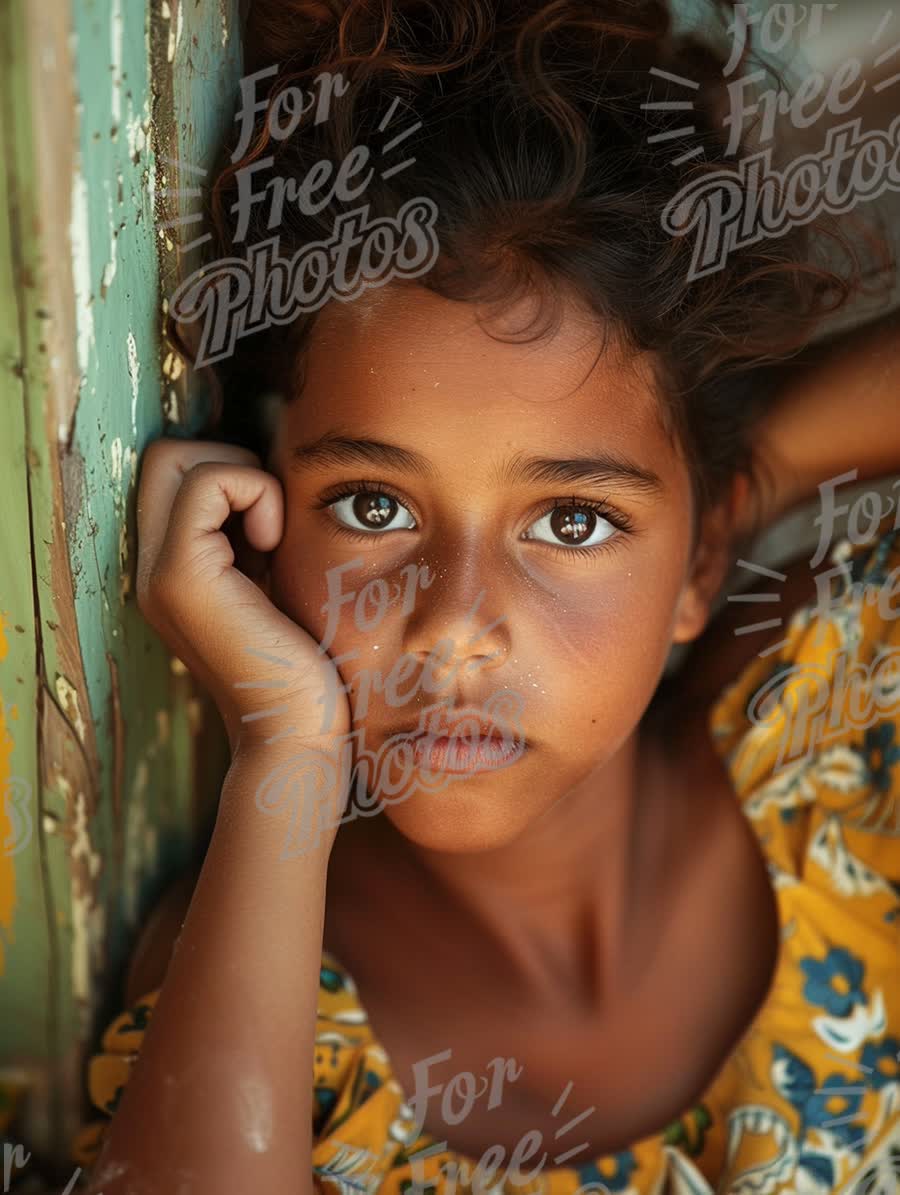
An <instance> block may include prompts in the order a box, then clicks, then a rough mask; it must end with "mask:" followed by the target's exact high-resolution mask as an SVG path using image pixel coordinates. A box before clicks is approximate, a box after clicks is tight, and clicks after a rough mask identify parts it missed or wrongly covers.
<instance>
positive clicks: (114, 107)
mask: <svg viewBox="0 0 900 1195" xmlns="http://www.w3.org/2000/svg"><path fill="white" fill-rule="evenodd" d="M122 29H123V23H122V0H112V13H111V16H110V21H109V50H110V57H111V58H112V94H111V95H110V100H109V109H110V112H111V113H112V119H113V124H114V125H118V124H119V122H120V121H121V119H122Z"/></svg>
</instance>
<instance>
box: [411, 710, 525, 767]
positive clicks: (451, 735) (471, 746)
mask: <svg viewBox="0 0 900 1195" xmlns="http://www.w3.org/2000/svg"><path fill="white" fill-rule="evenodd" d="M422 721H423V717H422V716H420V717H419V719H418V721H417V722H416V725H415V726H414V727H408V728H407V730H406V732H405V734H406V736H407V737H409V739H410V740H411V741H412V744H413V756H414V759H415V762H416V763H417V765H418V766H420V767H423V768H426V769H428V770H429V771H433V772H439V773H440V772H454V773H464V772H476V771H484V770H487V769H490V768H497V767H503V766H505V765H506V764H508V763H513V762H515V760H516V759H518V758H520V756H521V755H522V754H523V753H524V752H525V750H526V747H527V743H526V741H525V739H524V738H523V736H522V735H521V734H520V733H516V732H515V731H514V730H513V729H511V728H509V727H505V726H499V725H498V724H497V723H496V722H495V721H494V720H493V719H492V718H490V717H488V716H487V715H486V714H485V712H484V710H481V709H477V708H457V709H447V708H445V707H444V708H440V709H437V710H433V711H432V712H431V713H430V714H429V715H428V717H427V718H426V719H425V724H424V726H423V725H422ZM401 733H403V732H401Z"/></svg>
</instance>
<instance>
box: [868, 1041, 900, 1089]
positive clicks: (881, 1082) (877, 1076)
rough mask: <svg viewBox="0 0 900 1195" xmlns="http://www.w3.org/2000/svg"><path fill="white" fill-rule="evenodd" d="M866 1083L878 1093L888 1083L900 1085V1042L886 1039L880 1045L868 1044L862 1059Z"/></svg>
mask: <svg viewBox="0 0 900 1195" xmlns="http://www.w3.org/2000/svg"><path fill="white" fill-rule="evenodd" d="M860 1063H861V1068H860V1069H862V1067H865V1068H866V1069H865V1070H864V1071H863V1074H864V1075H865V1077H866V1083H868V1084H869V1086H870V1087H874V1088H875V1090H876V1091H878V1090H879V1089H880V1088H882V1087H885V1086H886V1085H887V1084H888V1083H900V1041H898V1040H897V1038H896V1037H886V1038H885V1039H884V1041H883V1042H881V1043H880V1044H879V1045H877V1046H876V1045H875V1043H874V1042H871V1041H870V1042H867V1043H866V1046H865V1049H864V1050H863V1052H862V1055H861V1057H860Z"/></svg>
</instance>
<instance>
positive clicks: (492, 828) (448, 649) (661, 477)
mask: <svg viewBox="0 0 900 1195" xmlns="http://www.w3.org/2000/svg"><path fill="white" fill-rule="evenodd" d="M476 314H477V311H476V308H475V307H474V306H473V305H471V304H468V303H458V302H452V301H450V300H447V299H443V298H440V297H438V296H435V295H434V294H432V293H431V292H428V291H426V290H424V289H423V288H421V287H417V286H414V285H409V284H399V283H393V284H391V285H389V286H387V287H385V288H383V289H381V290H378V291H373V292H369V293H368V294H367V295H366V296H364V297H362V298H360V299H358V300H356V301H355V302H352V303H348V304H343V305H342V304H338V303H332V304H330V305H329V306H328V307H327V308H325V309H324V310H323V311H322V312H321V313H320V316H319V319H318V322H317V324H316V327H315V329H314V332H313V335H312V340H311V343H310V346H309V349H308V353H307V357H306V381H305V386H304V388H303V392H302V395H301V396H300V397H298V398H295V399H293V400H292V401H289V402H287V403H285V404H283V405H282V407H281V409H280V412H279V415H278V417H277V421H276V425H275V429H274V438H273V441H272V445H273V447H272V453H271V459H270V461H269V462H268V467H269V468H270V469H271V471H272V472H274V473H275V474H276V476H278V477H279V478H280V479H281V482H282V484H283V487H284V494H285V529H284V535H283V538H282V540H281V543H280V544H279V546H278V548H277V549H276V551H275V552H274V553H273V554H272V557H271V560H270V573H269V576H268V578H267V580H266V582H265V587H266V589H267V591H268V592H269V594H270V597H271V598H272V600H273V601H274V602H275V604H276V605H277V606H278V607H279V608H280V609H281V610H282V611H284V612H285V613H286V614H287V615H288V616H289V617H291V618H292V619H293V620H294V621H295V622H296V623H298V624H299V625H301V626H302V627H304V628H306V630H308V631H309V632H310V634H312V635H313V636H314V638H315V639H316V640H317V642H320V643H323V644H325V646H326V647H327V650H328V652H329V654H330V655H331V657H332V658H333V659H335V660H336V661H337V662H338V668H339V671H340V673H341V675H342V677H343V680H344V682H345V684H346V685H347V686H348V692H349V696H350V705H351V710H352V716H353V730H356V731H361V732H362V735H361V740H360V748H361V749H364V750H365V751H366V752H367V753H369V754H370V755H371V756H373V757H374V756H377V754H378V752H379V749H380V748H382V747H383V745H384V744H385V742H386V741H387V740H388V739H390V738H392V736H396V735H398V734H400V733H402V732H405V731H410V732H411V731H414V730H415V729H416V728H417V727H418V726H420V725H421V722H420V715H421V713H422V711H423V710H426V709H427V708H429V707H434V706H435V705H436V704H437V703H439V702H441V701H443V702H445V703H446V704H447V705H450V706H453V707H463V706H465V707H478V708H480V709H482V710H489V709H490V708H491V698H492V695H495V694H497V693H498V691H500V690H512V691H513V693H514V694H515V695H517V696H515V697H512V698H510V699H509V700H510V701H511V702H512V704H507V705H506V706H505V710H506V714H505V715H504V714H502V713H501V714H500V716H499V720H500V721H501V722H502V720H503V718H504V717H506V718H507V719H508V720H507V721H506V723H505V726H506V728H507V734H508V735H509V736H510V737H513V738H517V739H519V738H524V750H522V752H521V754H519V755H518V757H517V758H516V759H515V761H514V762H512V763H511V764H508V765H507V766H505V767H500V768H497V767H493V768H488V769H486V770H480V771H475V772H467V773H464V774H462V775H453V776H452V778H449V779H448V780H447V781H446V782H445V783H444V784H443V785H442V786H441V787H439V788H438V790H437V791H427V790H426V789H425V787H423V783H422V779H421V778H422V773H421V772H419V771H416V770H413V771H412V772H411V773H410V777H409V781H408V783H406V785H405V788H404V789H403V790H402V791H401V793H400V794H399V795H398V794H397V793H395V794H394V795H393V799H392V802H391V803H386V804H385V805H384V809H385V812H386V815H387V816H388V817H389V818H390V819H391V821H392V822H393V823H394V824H395V826H396V827H397V828H398V829H399V830H400V831H401V832H402V833H403V834H404V835H406V836H407V838H409V839H411V840H412V841H414V842H416V843H418V844H420V845H421V846H423V847H428V848H432V849H438V850H449V851H457V850H480V849H485V848H488V847H491V846H500V845H503V844H504V843H506V842H510V841H512V840H513V839H514V838H516V837H517V836H518V835H519V834H520V833H521V832H522V831H523V830H524V829H525V828H526V827H527V826H529V825H530V824H531V823H532V822H534V821H535V820H536V819H538V818H539V817H541V815H542V814H544V813H546V812H547V810H549V809H550V808H551V807H552V806H553V805H555V804H556V803H557V802H558V801H560V799H561V798H563V797H564V796H565V795H566V794H567V793H569V792H571V791H573V790H574V788H575V787H576V786H578V785H579V784H581V783H582V782H584V781H586V780H587V781H588V783H594V782H595V781H594V780H593V778H590V779H589V776H590V774H592V773H593V774H594V776H596V777H597V778H598V780H600V781H601V783H602V771H603V768H604V765H606V764H607V763H608V762H610V761H611V760H612V759H613V757H614V756H616V754H617V753H618V752H619V751H620V750H621V749H622V748H623V746H624V745H625V744H626V743H627V742H628V740H629V739H630V737H631V736H632V735H633V734H634V733H635V731H636V729H637V727H638V724H639V722H640V719H641V716H642V714H643V713H644V711H645V709H646V707H647V705H648V703H649V702H650V699H651V697H652V696H653V693H654V690H655V689H656V687H657V684H658V682H659V680H660V677H661V674H662V671H663V669H664V666H665V663H666V659H667V656H668V653H669V649H670V647H671V645H672V644H673V642H680V641H685V640H688V639H691V638H693V637H694V636H696V635H697V634H698V633H699V631H700V630H701V629H702V627H703V625H704V623H705V620H706V616H707V614H708V607H709V603H710V602H711V601H712V599H713V598H714V596H715V593H716V591H717V589H718V584H719V582H720V580H721V568H722V567H723V565H724V562H723V561H720V560H718V558H716V560H713V559H712V558H711V556H710V549H709V546H708V544H707V532H706V531H705V530H703V531H702V532H701V537H700V543H699V545H698V548H697V549H696V551H695V552H694V554H693V557H692V555H691V514H692V506H691V503H692V497H691V489H690V482H689V475H688V472H687V468H686V466H685V464H684V462H683V460H682V459H681V457H680V455H679V453H678V451H677V449H676V448H675V447H673V445H672V443H670V441H669V439H668V437H667V435H666V433H665V431H664V429H663V427H662V426H661V424H660V421H659V415H658V406H657V399H656V398H655V396H654V394H653V391H652V385H653V383H652V378H651V373H650V369H649V361H648V360H647V359H646V358H638V359H636V360H632V362H631V364H630V365H629V364H628V363H627V362H626V361H624V360H623V359H621V358H620V357H619V356H618V354H617V353H616V351H615V348H614V345H613V344H612V342H611V344H610V348H609V351H608V352H607V353H604V355H603V356H602V357H601V358H600V360H599V362H598V363H597V364H596V365H594V359H595V357H596V355H597V352H598V348H599V339H598V332H597V327H596V324H593V325H592V324H591V323H589V322H588V321H587V320H586V318H585V317H583V316H581V315H579V314H578V312H577V310H576V309H575V308H574V307H572V308H571V309H569V311H568V313H567V316H566V319H565V320H564V321H563V323H562V325H561V329H560V331H559V332H558V333H557V334H555V336H554V337H553V338H552V340H544V341H539V342H534V343H532V344H514V343H503V342H501V341H499V340H495V339H492V338H491V337H490V336H489V335H488V334H487V333H486V332H485V331H483V330H481V328H479V326H478V324H477V323H476ZM525 314H528V312H525ZM522 315H523V309H522V308H519V309H518V310H513V311H510V312H509V313H508V315H507V317H506V318H505V319H504V321H503V322H502V323H495V324H494V328H495V330H499V331H501V332H503V331H504V330H508V329H509V328H510V327H513V326H518V327H521V326H522V325H521V322H520V323H518V324H516V323H515V321H516V320H519V321H521V318H522ZM705 526H706V524H705V523H704V528H705ZM717 563H718V566H719V567H718V568H717V567H716V564H717ZM372 582H375V584H370V583H372ZM367 584H368V585H369V589H368V590H367V592H366V595H365V596H364V597H361V598H360V599H359V601H355V600H351V599H353V598H354V596H355V595H359V594H360V593H361V591H363V590H364V588H365V587H366V585H367ZM392 674H393V675H392ZM517 701H518V702H520V703H521V704H520V705H519V706H516V702H517ZM510 710H513V711H514V712H513V713H512V714H510V713H509V711H510ZM512 726H514V727H515V730H514V731H513V730H512V729H509V728H510V727H512ZM326 729H327V727H326ZM394 780H395V781H396V773H394ZM431 787H432V788H433V787H434V786H433V785H432V786H431ZM601 791H602V790H601Z"/></svg>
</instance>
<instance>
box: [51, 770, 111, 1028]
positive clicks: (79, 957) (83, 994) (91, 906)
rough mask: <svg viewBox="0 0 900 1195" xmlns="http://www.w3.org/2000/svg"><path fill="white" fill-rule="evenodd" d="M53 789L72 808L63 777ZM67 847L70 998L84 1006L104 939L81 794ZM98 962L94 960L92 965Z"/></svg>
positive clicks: (96, 864)
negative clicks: (70, 935)
mask: <svg viewBox="0 0 900 1195" xmlns="http://www.w3.org/2000/svg"><path fill="white" fill-rule="evenodd" d="M56 782H57V785H58V786H59V787H60V788H61V789H62V790H63V792H64V793H65V795H66V803H67V805H70V806H71V805H72V799H71V786H70V785H69V783H68V780H67V779H66V777H64V776H63V775H61V774H59V775H57V778H56ZM69 834H70V836H71V846H70V848H69V859H70V861H71V864H72V867H71V876H72V879H71V887H70V893H71V902H72V959H71V976H72V994H73V996H74V997H75V999H76V1000H78V1001H81V1002H82V1003H83V1005H84V1006H88V1004H89V998H90V995H91V983H90V978H91V969H92V968H91V962H92V960H91V954H92V946H93V953H94V954H97V952H98V951H101V950H102V944H103V942H104V940H105V937H106V931H105V927H106V915H105V910H104V908H103V906H102V905H101V904H99V903H98V901H97V898H96V885H95V881H96V879H97V877H98V876H99V875H100V870H101V867H102V862H101V859H100V854H99V852H97V851H96V850H94V848H93V846H92V844H91V838H90V832H89V830H88V819H87V808H86V804H85V797H84V793H83V792H80V791H79V792H77V793H76V794H75V799H74V818H73V821H72V824H71V830H70V831H69ZM97 961H99V960H97V959H95V960H94V963H95V964H96V962H97Z"/></svg>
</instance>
